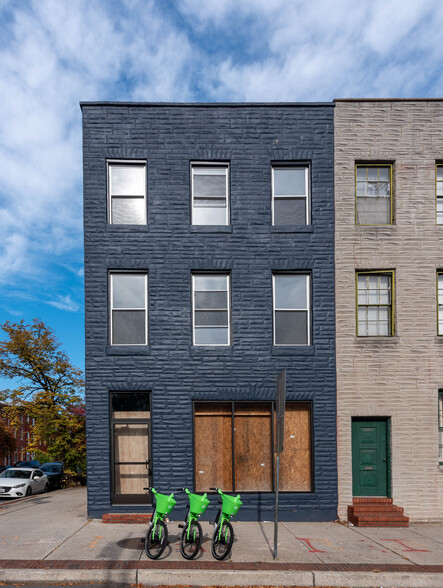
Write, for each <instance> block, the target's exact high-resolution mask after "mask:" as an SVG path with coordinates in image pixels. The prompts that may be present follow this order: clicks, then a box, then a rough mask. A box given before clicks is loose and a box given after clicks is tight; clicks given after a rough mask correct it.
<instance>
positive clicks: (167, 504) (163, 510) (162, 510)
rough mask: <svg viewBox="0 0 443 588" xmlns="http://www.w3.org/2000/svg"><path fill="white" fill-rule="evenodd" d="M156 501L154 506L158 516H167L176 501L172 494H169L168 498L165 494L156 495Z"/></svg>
mask: <svg viewBox="0 0 443 588" xmlns="http://www.w3.org/2000/svg"><path fill="white" fill-rule="evenodd" d="M156 499H157V502H156V505H155V509H156V510H157V512H158V513H159V514H163V515H167V514H169V513H170V512H171V510H172V509H173V508H174V506H175V505H176V500H174V494H171V495H170V496H167V495H166V494H157V496H156Z"/></svg>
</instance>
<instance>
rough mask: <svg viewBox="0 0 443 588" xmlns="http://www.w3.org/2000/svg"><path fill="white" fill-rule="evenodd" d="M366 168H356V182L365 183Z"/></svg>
mask: <svg viewBox="0 0 443 588" xmlns="http://www.w3.org/2000/svg"><path fill="white" fill-rule="evenodd" d="M366 171H367V168H366V167H357V180H359V181H364V182H366Z"/></svg>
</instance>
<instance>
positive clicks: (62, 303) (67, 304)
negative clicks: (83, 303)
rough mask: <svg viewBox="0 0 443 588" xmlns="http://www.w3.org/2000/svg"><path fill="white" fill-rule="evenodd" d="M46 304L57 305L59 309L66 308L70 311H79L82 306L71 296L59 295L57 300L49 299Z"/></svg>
mask: <svg viewBox="0 0 443 588" xmlns="http://www.w3.org/2000/svg"><path fill="white" fill-rule="evenodd" d="M45 304H49V305H50V306H55V308H58V309H59V310H66V311H68V312H77V310H78V309H79V308H80V305H79V304H78V303H77V302H74V301H73V300H72V298H71V296H69V295H67V296H59V297H58V298H57V300H48V301H47V302H45Z"/></svg>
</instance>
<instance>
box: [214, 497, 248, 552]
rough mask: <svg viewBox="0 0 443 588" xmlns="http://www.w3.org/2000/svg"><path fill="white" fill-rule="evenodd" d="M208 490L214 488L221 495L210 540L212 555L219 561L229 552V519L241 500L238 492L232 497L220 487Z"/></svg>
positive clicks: (235, 512) (230, 537) (232, 538)
mask: <svg viewBox="0 0 443 588" xmlns="http://www.w3.org/2000/svg"><path fill="white" fill-rule="evenodd" d="M210 490H215V491H216V492H218V493H219V494H220V495H221V497H222V500H221V505H222V506H221V507H220V508H219V509H218V512H217V516H216V517H215V521H214V525H215V529H214V534H213V535H212V542H211V552H212V556H213V557H215V559H218V560H219V561H221V560H223V559H225V558H226V557H228V555H229V554H230V552H231V549H232V544H233V543H234V529H233V528H232V525H231V523H230V522H229V521H230V519H231V518H232V517H233V516H234V515H235V514H237V512H238V510H239V508H240V507H241V505H242V501H241V500H240V494H237V496H235V497H234V496H228V495H227V494H224V493H223V492H222V491H221V490H220V488H210Z"/></svg>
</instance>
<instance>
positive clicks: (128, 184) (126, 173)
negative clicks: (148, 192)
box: [109, 165, 145, 196]
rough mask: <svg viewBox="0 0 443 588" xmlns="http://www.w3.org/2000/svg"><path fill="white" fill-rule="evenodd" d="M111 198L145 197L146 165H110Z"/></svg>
mask: <svg viewBox="0 0 443 588" xmlns="http://www.w3.org/2000/svg"><path fill="white" fill-rule="evenodd" d="M109 174H110V178H111V196H144V195H145V166H144V165H110V166H109Z"/></svg>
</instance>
